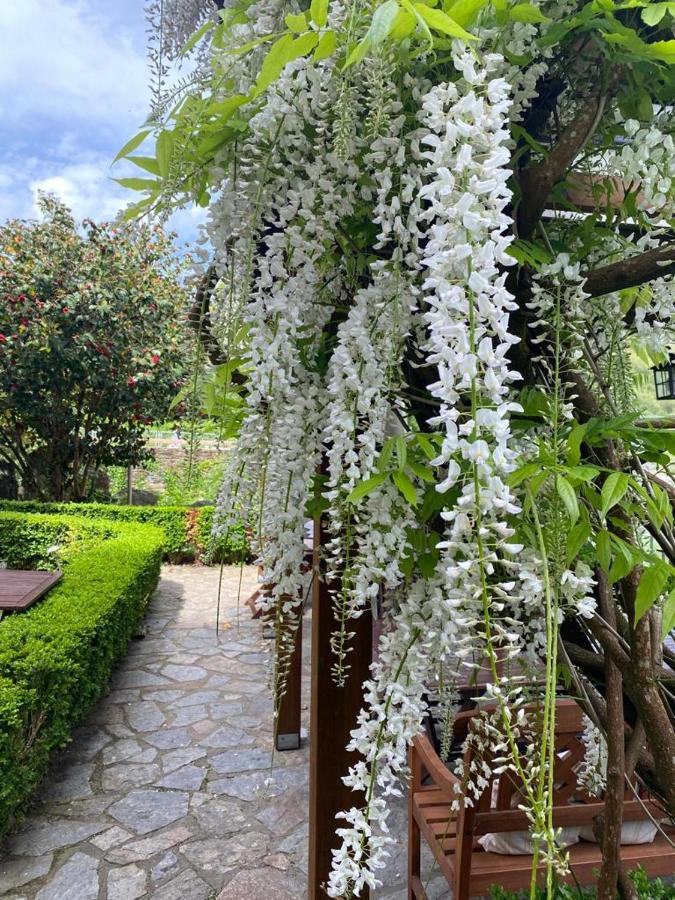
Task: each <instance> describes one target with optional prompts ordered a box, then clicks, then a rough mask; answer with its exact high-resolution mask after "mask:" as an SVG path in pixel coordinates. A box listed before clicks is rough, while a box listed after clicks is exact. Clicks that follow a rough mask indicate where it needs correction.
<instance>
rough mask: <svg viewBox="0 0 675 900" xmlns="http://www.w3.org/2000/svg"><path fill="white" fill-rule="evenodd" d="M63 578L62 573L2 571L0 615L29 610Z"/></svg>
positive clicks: (0, 570) (21, 570) (22, 570)
mask: <svg viewBox="0 0 675 900" xmlns="http://www.w3.org/2000/svg"><path fill="white" fill-rule="evenodd" d="M61 577H62V575H61V572H36V571H29V570H24V569H0V615H1V614H2V613H4V612H20V611H21V610H24V609H28V607H29V606H32V605H33V604H34V603H35V601H36V600H39V599H40V597H42V595H43V594H45V593H46V592H47V591H48V590H49V589H50V588H51V587H53V585H55V584H56V582H57V581H60V580H61Z"/></svg>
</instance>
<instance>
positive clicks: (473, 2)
mask: <svg viewBox="0 0 675 900" xmlns="http://www.w3.org/2000/svg"><path fill="white" fill-rule="evenodd" d="M486 4H487V0H455V2H454V3H445V4H443V12H444V13H447V15H449V16H450V18H451V19H454V20H455V22H457V24H458V25H463V26H466V25H471V23H472V22H473V21H474V19H475V18H476V16H477V15H478V13H479V12H480V11H481V9H483V7H485V6H486Z"/></svg>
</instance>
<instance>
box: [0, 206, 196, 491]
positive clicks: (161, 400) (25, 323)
mask: <svg viewBox="0 0 675 900" xmlns="http://www.w3.org/2000/svg"><path fill="white" fill-rule="evenodd" d="M40 202H41V207H42V212H43V214H44V217H45V218H44V221H41V222H23V221H10V222H8V223H6V224H5V225H3V226H2V227H0V295H2V296H3V303H2V307H1V308H0V425H1V427H0V458H5V459H7V460H9V461H10V462H12V463H13V464H14V465H15V466H16V467H17V469H18V470H19V472H20V474H21V479H22V481H23V487H24V491H25V492H27V493H28V495H29V496H33V497H37V498H39V499H43V500H63V499H75V500H80V499H88V498H90V497H91V496H92V493H93V491H94V487H95V482H96V475H97V472H98V470H99V468H100V467H101V466H106V465H131V464H137V463H139V462H140V461H141V460H143V459H144V458H145V457H146V455H147V451H146V450H145V441H146V426H147V425H148V424H151V423H152V422H153V421H154V420H155V419H157V418H164V416H165V415H166V414H167V411H168V408H169V404H170V401H171V399H172V397H173V396H174V394H175V392H176V390H177V388H178V386H179V383H180V381H181V379H182V377H183V359H182V357H183V354H182V349H181V341H180V333H179V325H180V317H181V309H182V306H183V300H182V297H183V292H182V288H181V287H180V286H179V283H178V278H179V272H180V268H179V265H178V263H177V261H176V257H175V253H174V251H173V248H172V245H171V241H170V238H169V237H168V236H166V235H165V234H164V233H163V232H162V231H161V229H159V228H158V227H147V226H146V227H140V226H138V227H134V228H132V227H130V226H128V227H125V228H119V227H113V226H112V225H106V224H103V225H95V224H94V223H93V222H85V223H84V224H83V230H84V233H82V232H81V231H80V230H78V228H77V226H76V223H75V221H74V220H73V218H72V216H71V215H70V213H69V212H68V210H67V209H66V207H64V206H63V205H62V204H60V203H59V202H58V201H56V200H55V199H54V198H49V197H43V198H42V199H41V201H40Z"/></svg>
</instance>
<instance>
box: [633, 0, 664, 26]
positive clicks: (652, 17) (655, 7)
mask: <svg viewBox="0 0 675 900" xmlns="http://www.w3.org/2000/svg"><path fill="white" fill-rule="evenodd" d="M669 6H670V3H650V4H649V5H648V6H645V8H644V9H643V10H642V12H641V13H640V17H641V19H642V21H643V22H644V23H645V25H652V26H653V25H658V24H659V22H660V21H661V19H662V18H663V17H664V16H665V14H666V13H667V12H668V7H669Z"/></svg>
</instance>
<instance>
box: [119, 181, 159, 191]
mask: <svg viewBox="0 0 675 900" xmlns="http://www.w3.org/2000/svg"><path fill="white" fill-rule="evenodd" d="M115 181H116V182H117V183H118V184H121V185H122V187H123V188H128V189H129V190H130V191H154V190H155V189H156V188H157V187H158V186H159V184H160V182H159V181H158V180H157V179H156V178H116V179H115Z"/></svg>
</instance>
